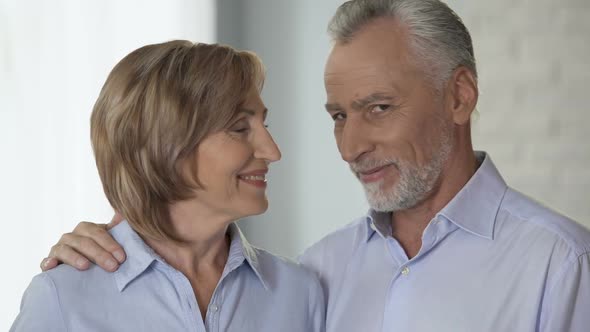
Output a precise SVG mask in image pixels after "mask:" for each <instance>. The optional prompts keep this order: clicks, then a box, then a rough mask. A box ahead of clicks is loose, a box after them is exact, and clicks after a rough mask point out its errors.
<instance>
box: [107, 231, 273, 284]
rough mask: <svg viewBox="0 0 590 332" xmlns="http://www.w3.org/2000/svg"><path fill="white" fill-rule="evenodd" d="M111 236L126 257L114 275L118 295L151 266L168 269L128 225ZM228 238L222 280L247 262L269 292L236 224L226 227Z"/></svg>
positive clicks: (253, 253)
mask: <svg viewBox="0 0 590 332" xmlns="http://www.w3.org/2000/svg"><path fill="white" fill-rule="evenodd" d="M110 232H111V235H112V236H113V238H114V239H115V241H117V242H118V243H119V244H121V246H122V247H123V249H125V253H126V254H127V259H126V260H125V262H124V263H123V264H121V265H120V266H119V269H118V270H117V271H115V272H114V278H115V283H116V285H117V288H118V290H119V291H120V292H122V291H123V290H124V289H125V287H126V286H127V285H128V284H129V283H131V282H132V281H133V280H135V279H136V278H137V277H139V276H140V275H141V274H142V273H143V272H144V271H145V270H147V269H148V267H150V266H151V265H152V263H154V262H156V261H159V262H161V263H163V264H165V265H168V264H167V263H166V262H165V261H164V259H162V258H161V257H160V256H159V255H158V254H157V253H156V252H155V251H154V250H153V249H152V248H151V247H150V246H148V245H147V244H146V243H145V242H144V241H143V239H142V238H141V237H140V236H139V234H137V233H136V232H135V231H134V230H133V229H132V228H131V226H129V223H127V221H123V222H121V223H120V224H119V225H117V226H115V227H114V228H113V229H111V231H110ZM228 234H229V236H230V248H229V254H228V258H227V262H226V264H225V268H224V271H223V273H222V277H221V279H223V278H225V276H226V275H228V274H229V273H230V272H232V271H233V270H235V269H237V268H239V267H240V266H241V265H243V263H244V262H247V266H249V267H250V268H251V269H252V271H253V272H254V274H255V275H256V277H257V278H258V279H259V280H260V282H261V283H262V285H263V286H264V288H265V289H267V290H268V283H267V281H266V278H265V276H266V274H265V273H263V271H264V270H263V269H262V268H261V266H260V262H259V260H258V251H257V249H256V248H254V247H253V246H252V245H250V243H248V241H247V240H246V238H245V237H244V235H243V234H242V232H241V231H240V229H239V228H238V226H237V225H236V224H234V223H232V224H230V226H229V227H228Z"/></svg>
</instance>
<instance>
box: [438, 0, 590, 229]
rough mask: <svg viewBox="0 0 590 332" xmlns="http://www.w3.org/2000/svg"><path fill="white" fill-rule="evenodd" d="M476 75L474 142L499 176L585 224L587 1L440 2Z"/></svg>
mask: <svg viewBox="0 0 590 332" xmlns="http://www.w3.org/2000/svg"><path fill="white" fill-rule="evenodd" d="M448 3H449V5H450V6H451V7H452V8H453V9H455V10H456V11H457V13H458V14H459V16H461V17H462V18H463V20H464V22H465V24H466V25H467V27H468V28H469V30H470V32H471V35H472V37H473V41H474V46H475V53H476V59H477V61H478V68H479V73H480V89H481V96H480V100H479V106H478V110H479V117H478V119H477V120H476V121H475V123H474V126H473V133H474V144H475V147H476V148H478V149H483V150H487V151H488V152H490V153H491V155H492V158H493V159H494V161H495V162H496V164H497V165H498V167H499V168H500V171H501V172H502V174H503V175H504V177H505V179H506V180H507V182H508V183H509V184H510V185H512V186H513V187H515V188H517V189H518V190H520V191H523V192H525V193H527V194H528V195H530V196H533V197H534V198H536V199H537V200H539V201H541V202H543V203H545V204H547V205H549V206H551V207H553V208H554V209H556V210H558V211H560V212H562V213H564V214H566V215H568V216H570V217H571V218H573V219H575V220H577V221H579V222H581V223H583V224H585V225H586V226H588V227H590V139H589V138H588V135H587V133H588V132H590V107H589V106H588V103H589V98H590V1H589V0H561V1H554V0H494V1H484V0H479V1H460V0H454V1H453V0H451V1H448Z"/></svg>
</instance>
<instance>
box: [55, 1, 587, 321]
mask: <svg viewBox="0 0 590 332" xmlns="http://www.w3.org/2000/svg"><path fill="white" fill-rule="evenodd" d="M329 31H330V33H331V35H332V38H333V40H334V47H333V49H332V52H331V54H330V56H329V58H328V61H327V65H326V69H325V85H326V92H327V98H328V101H327V103H326V110H327V111H328V113H329V114H330V116H331V117H332V118H333V119H334V134H335V137H336V141H337V144H338V149H339V151H340V153H341V155H342V158H343V159H344V160H345V161H346V162H347V163H349V165H350V168H351V170H352V171H353V173H354V174H355V175H356V176H357V177H358V179H359V180H360V181H361V182H362V184H363V186H364V189H365V191H366V196H367V199H368V201H369V203H370V206H371V210H370V211H369V213H368V214H367V215H366V216H363V217H362V218H359V219H357V220H356V221H355V222H353V223H351V224H349V225H348V226H346V227H344V228H342V229H340V230H338V231H336V232H334V233H332V234H330V235H328V236H326V237H325V238H324V239H322V240H321V241H319V242H318V243H317V244H315V245H313V246H312V247H311V248H309V249H308V250H307V251H306V252H305V253H304V254H303V256H302V257H301V262H302V263H303V264H305V265H306V266H308V267H309V268H310V269H312V270H314V271H315V272H316V273H317V274H318V275H319V276H320V279H321V281H322V284H323V287H324V292H325V294H326V299H327V301H328V302H327V303H328V304H327V329H328V330H329V331H338V332H342V331H589V330H590V254H589V252H590V232H588V230H586V229H584V228H583V227H582V226H580V225H578V224H576V223H575V222H573V221H571V220H569V219H567V218H566V217H563V216H561V215H559V214H557V213H555V212H553V211H551V210H549V209H547V208H545V207H543V206H542V205H540V204H538V203H536V202H535V201H533V200H532V199H530V198H528V197H526V196H524V195H523V194H521V193H519V192H517V191H515V190H513V189H512V188H510V187H508V186H507V184H506V183H505V182H504V180H503V179H502V177H501V176H500V174H499V172H498V170H497V169H496V167H495V166H494V164H493V162H492V160H491V158H490V156H489V155H487V154H486V153H483V152H474V151H473V148H472V144H471V132H470V118H471V114H472V112H473V110H474V109H475V106H476V104H477V98H478V85H477V71H476V65H475V59H474V55H473V54H474V53H473V47H472V43H471V37H470V35H469V32H468V31H467V29H466V28H465V26H464V25H463V23H462V22H461V20H460V18H459V17H458V16H457V15H456V14H455V13H454V12H453V11H452V10H451V9H449V8H448V7H447V6H446V5H445V4H444V3H442V2H440V1H438V0H420V1H417V0H382V1H377V0H375V1H369V0H355V1H349V2H347V3H345V4H343V5H342V6H340V8H339V9H338V11H337V12H336V14H335V16H334V18H333V19H332V21H331V23H330V27H329ZM97 230H100V231H97ZM81 240H83V241H81ZM102 248H105V249H106V250H105V249H102ZM114 253H118V255H117V256H122V253H121V252H120V248H119V247H118V246H117V244H115V243H114V242H113V240H112V239H111V238H110V237H109V236H108V234H107V233H106V232H104V230H103V228H100V226H96V225H93V224H88V223H85V224H81V225H80V226H79V227H78V228H77V231H76V232H75V233H74V234H72V235H68V236H65V237H63V238H62V240H61V241H60V244H58V245H57V246H56V247H54V250H52V253H51V254H50V257H51V258H50V259H47V260H45V261H44V265H45V266H44V268H45V269H46V268H50V267H52V266H54V265H55V263H56V261H57V259H59V260H61V261H64V262H66V263H68V264H74V263H75V261H76V259H82V256H80V254H83V255H85V256H88V257H89V258H90V259H91V260H93V261H95V262H97V263H99V264H100V265H101V266H103V267H105V268H108V269H111V270H113V269H115V268H116V263H114V257H116V256H112V255H114ZM107 260H110V261H111V266H108V264H106V263H105V262H106V261H107ZM118 260H119V261H122V258H121V257H119V259H118ZM84 265H86V264H85V261H83V260H82V265H81V266H79V268H84V267H85V266H84ZM285 300H286V301H288V299H285Z"/></svg>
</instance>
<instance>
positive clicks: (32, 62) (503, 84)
mask: <svg viewBox="0 0 590 332" xmlns="http://www.w3.org/2000/svg"><path fill="white" fill-rule="evenodd" d="M342 2H343V1H337V0H323V1H315V0H314V1H312V0H298V1H287V0H242V1H240V0H234V1H230V0H221V1H213V0H200V1H197V0H193V1H189V0H169V1H166V2H163V1H145V0H142V1H140V0H126V1H114V0H102V1H74V0H71V1H67V0H56V1H51V2H47V1H41V0H37V1H35V0H28V1H16V0H0V135H1V136H0V153H2V159H1V163H0V183H1V184H2V190H0V207H1V208H2V209H1V211H2V232H1V233H0V234H1V235H0V236H1V238H0V251H1V252H2V262H1V265H0V266H1V268H2V274H1V278H2V282H1V283H0V294H2V298H1V299H0V330H8V328H9V327H10V325H11V324H12V321H13V320H14V318H15V317H16V314H17V313H18V309H19V304H20V299H21V296H22V293H23V291H24V289H25V288H26V286H27V285H28V283H29V282H30V280H31V278H32V277H33V275H35V274H37V273H39V272H40V269H39V267H38V264H39V262H40V261H41V259H42V258H43V257H45V255H46V254H47V253H48V252H49V249H50V246H51V245H53V244H54V243H55V242H56V241H57V240H58V239H59V236H60V234H62V233H64V232H69V231H71V230H72V229H73V228H74V226H75V225H76V224H77V223H78V222H79V221H81V220H90V221H96V222H107V221H109V220H110V218H111V215H112V211H111V209H110V207H109V205H108V203H107V201H106V199H105V198H104V195H103V193H102V188H101V185H100V181H99V178H98V174H97V172H96V169H95V166H94V160H93V156H92V150H91V147H90V140H89V115H90V112H91V109H92V106H93V104H94V101H95V99H96V97H97V96H98V93H99V90H100V88H101V86H102V84H103V83H104V80H105V79H106V76H107V74H108V72H109V71H110V70H111V68H112V67H113V66H114V64H115V63H116V62H117V61H119V60H120V59H121V58H122V57H123V56H124V55H126V54H127V53H129V52H130V51H132V50H134V49H136V48H138V47H140V46H143V45H145V44H148V43H157V42H162V41H166V40H170V39H190V40H194V41H202V42H221V43H227V44H230V45H233V46H236V47H238V48H243V49H249V50H253V51H255V52H256V53H258V54H259V55H260V56H261V58H262V59H263V61H264V63H265V64H266V66H267V70H268V77H267V80H266V84H265V90H264V93H263V97H264V100H265V102H266V104H267V106H268V107H269V109H270V110H271V112H270V115H269V125H270V128H271V132H272V133H273V135H274V136H275V138H276V141H277V142H278V144H279V145H280V147H281V148H282V151H283V159H282V161H281V162H279V163H277V164H275V165H274V167H272V169H271V174H270V178H269V195H270V200H271V207H270V209H269V211H268V212H267V213H266V214H265V215H263V216H260V217H257V218H252V219H249V220H244V221H243V222H241V225H242V228H243V230H244V232H245V233H247V236H248V237H249V238H250V241H251V242H252V243H254V244H256V245H258V246H262V247H264V248H266V249H269V250H270V251H273V252H275V253H278V254H281V255H284V256H287V257H291V258H294V257H296V256H297V255H298V254H299V253H301V252H302V251H303V249H304V248H306V247H307V246H309V245H310V244H312V243H313V242H315V241H317V240H319V239H320V238H321V237H322V236H324V235H325V234H327V233H328V232H330V231H332V230H334V229H336V228H338V227H340V226H342V225H345V224H347V223H349V222H350V221H352V220H353V219H354V218H355V217H358V216H360V215H362V214H364V213H365V212H366V210H367V205H366V203H365V199H364V195H363V192H362V189H361V187H360V185H359V184H357V182H356V180H355V179H354V177H353V176H352V175H351V174H350V172H349V171H348V168H347V166H346V164H345V163H344V162H342V161H341V159H340V157H339V155H338V152H337V149H336V145H335V142H334V139H333V137H332V121H331V119H330V118H329V116H328V115H327V113H326V112H325V111H324V108H323V104H324V102H325V93H324V87H323V81H322V76H323V65H324V62H325V60H326V57H327V54H328V52H329V50H330V43H329V40H328V37H327V35H326V33H325V31H326V24H327V22H328V20H329V19H330V17H331V15H332V14H333V13H334V11H335V9H336V8H337V7H338V5H340V4H341V3H342ZM447 3H448V4H449V5H450V6H451V8H453V9H454V10H455V11H456V12H457V13H458V14H459V16H461V17H462V18H463V20H464V22H465V24H466V25H467V27H468V28H469V29H470V31H471V34H472V37H473V40H474V46H475V52H476V59H477V61H478V67H479V72H480V88H481V96H480V101H479V105H478V111H479V115H478V117H477V118H476V120H475V123H474V125H473V133H474V144H475V147H476V148H477V149H479V150H486V151H488V152H489V153H490V154H491V156H492V159H493V160H494V161H495V163H496V164H497V166H498V167H499V169H500V171H501V172H502V174H503V176H504V177H505V179H506V180H507V182H508V183H509V184H510V185H512V186H513V187H515V188H516V189H518V190H520V191H523V192H525V193H527V194H529V195H530V196H533V197H535V198H536V199H537V200H539V201H541V202H543V203H545V204H547V205H549V206H551V207H553V208H554V209H556V210H558V211H560V212H561V213H564V214H566V215H567V216H569V217H571V218H573V219H575V220H577V221H579V222H581V223H582V224H585V225H586V226H587V227H590V194H589V189H588V188H589V187H590V168H589V167H588V164H590V139H589V138H588V131H589V130H590V107H589V106H588V104H589V100H588V99H589V97H588V96H589V95H590V91H589V87H590V60H589V59H590V1H588V0H562V1H553V0H495V1H488V0H449V1H447Z"/></svg>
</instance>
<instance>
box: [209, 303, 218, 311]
mask: <svg viewBox="0 0 590 332" xmlns="http://www.w3.org/2000/svg"><path fill="white" fill-rule="evenodd" d="M209 310H210V311H211V312H217V310H219V307H218V306H216V305H215V304H212V305H211V306H209Z"/></svg>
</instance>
